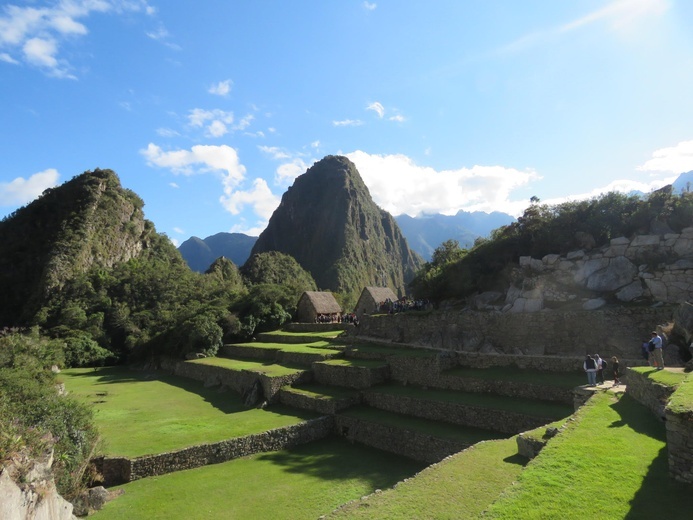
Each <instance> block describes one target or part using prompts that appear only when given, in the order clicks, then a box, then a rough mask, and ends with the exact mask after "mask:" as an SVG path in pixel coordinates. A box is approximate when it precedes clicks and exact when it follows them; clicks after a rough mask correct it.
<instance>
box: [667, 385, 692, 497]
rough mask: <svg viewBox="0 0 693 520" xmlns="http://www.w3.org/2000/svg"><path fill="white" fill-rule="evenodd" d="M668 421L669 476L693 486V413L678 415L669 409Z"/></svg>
mask: <svg viewBox="0 0 693 520" xmlns="http://www.w3.org/2000/svg"><path fill="white" fill-rule="evenodd" d="M688 384H691V383H688ZM666 419H667V422H666V426H667V450H668V452H669V474H670V475H671V476H672V477H674V478H675V479H676V480H678V481H680V482H685V483H687V484H693V413H691V412H684V413H676V412H674V411H673V410H671V409H669V408H667V409H666Z"/></svg>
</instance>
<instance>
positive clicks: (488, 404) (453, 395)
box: [369, 384, 573, 419]
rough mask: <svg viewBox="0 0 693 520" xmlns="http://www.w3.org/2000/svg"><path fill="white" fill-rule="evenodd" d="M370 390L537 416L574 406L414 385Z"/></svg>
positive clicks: (561, 413) (557, 415)
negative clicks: (427, 388) (424, 388)
mask: <svg viewBox="0 0 693 520" xmlns="http://www.w3.org/2000/svg"><path fill="white" fill-rule="evenodd" d="M369 392H379V393H383V394H389V395H396V396H401V397H410V398H413V399H427V400H431V401H443V402H448V403H456V404H461V405H466V406H477V407H482V408H491V409H495V410H505V411H510V412H517V413H522V414H525V415H532V416H535V417H552V418H555V419H559V418H562V417H567V416H569V415H570V414H571V413H573V407H572V406H570V405H564V404H560V403H552V402H547V401H537V400H535V399H524V398H520V397H505V396H499V395H492V394H481V393H474V392H457V391H454V390H435V389H429V390H423V389H421V388H419V387H416V386H413V385H407V386H404V385H392V384H389V385H381V386H377V387H373V388H371V389H370V390H369Z"/></svg>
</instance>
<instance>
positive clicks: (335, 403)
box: [279, 384, 361, 415]
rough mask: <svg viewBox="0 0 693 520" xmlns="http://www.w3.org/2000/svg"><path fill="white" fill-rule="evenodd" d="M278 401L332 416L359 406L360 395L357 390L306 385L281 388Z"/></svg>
mask: <svg viewBox="0 0 693 520" xmlns="http://www.w3.org/2000/svg"><path fill="white" fill-rule="evenodd" d="M279 401H280V402H281V403H282V404H285V405H287V406H293V407H294V408H300V409H302V410H310V411H314V412H317V413H321V414H328V415H334V414H336V413H337V412H340V411H342V410H345V409H347V408H350V407H352V406H354V405H356V404H359V403H360V402H361V395H360V394H359V392H358V391H357V390H349V389H344V388H338V387H334V386H323V385H316V384H307V385H300V386H285V387H283V388H282V389H281V390H280V391H279Z"/></svg>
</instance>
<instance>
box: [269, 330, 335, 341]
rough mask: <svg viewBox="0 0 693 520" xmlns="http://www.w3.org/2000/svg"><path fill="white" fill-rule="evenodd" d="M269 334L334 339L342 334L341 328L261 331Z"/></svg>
mask: <svg viewBox="0 0 693 520" xmlns="http://www.w3.org/2000/svg"><path fill="white" fill-rule="evenodd" d="M263 334H267V335H270V336H295V337H305V338H328V339H334V338H337V337H339V336H341V335H342V334H344V331H343V330H325V331H320V332H289V331H283V330H273V331H272V332H263Z"/></svg>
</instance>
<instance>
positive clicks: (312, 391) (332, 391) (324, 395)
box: [285, 384, 358, 399]
mask: <svg viewBox="0 0 693 520" xmlns="http://www.w3.org/2000/svg"><path fill="white" fill-rule="evenodd" d="M285 388H286V389H287V390H288V391H290V392H293V393H296V394H303V395H307V396H309V397H316V398H318V399H343V398H345V397H355V396H357V395H358V392H357V391H355V390H351V389H349V388H343V387H340V386H326V385H318V384H310V385H302V386H288V387H285Z"/></svg>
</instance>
